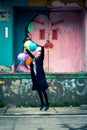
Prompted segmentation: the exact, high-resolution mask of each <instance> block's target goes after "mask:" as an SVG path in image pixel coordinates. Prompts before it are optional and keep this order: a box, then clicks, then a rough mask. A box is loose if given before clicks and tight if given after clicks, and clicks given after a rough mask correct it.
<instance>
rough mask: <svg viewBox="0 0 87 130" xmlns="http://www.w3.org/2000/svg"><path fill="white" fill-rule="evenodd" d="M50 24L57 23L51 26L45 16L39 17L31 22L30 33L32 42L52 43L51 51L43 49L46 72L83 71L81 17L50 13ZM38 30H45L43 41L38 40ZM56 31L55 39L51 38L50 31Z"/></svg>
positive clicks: (73, 14)
mask: <svg viewBox="0 0 87 130" xmlns="http://www.w3.org/2000/svg"><path fill="white" fill-rule="evenodd" d="M50 19H51V21H52V22H58V21H60V20H62V22H59V23H58V24H55V25H53V26H52V28H51V30H50V27H51V21H50V20H49V19H48V17H47V16H45V15H39V16H38V17H37V18H36V19H35V20H38V21H39V22H43V23H44V24H40V23H37V22H33V23H34V25H35V28H34V30H33V31H31V35H32V40H33V41H35V42H36V43H38V44H42V43H44V42H46V40H48V33H49V30H50V35H49V40H50V42H51V43H53V48H52V49H45V60H44V68H45V71H46V72H48V71H49V72H52V73H54V72H55V73H57V72H58V73H59V72H81V71H83V48H82V35H81V27H82V23H81V17H80V13H79V12H51V13H50ZM40 29H45V39H43V40H41V39H40V35H39V33H40V31H39V30H40ZM53 29H57V39H53V38H52V30H53Z"/></svg>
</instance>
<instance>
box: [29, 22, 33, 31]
mask: <svg viewBox="0 0 87 130" xmlns="http://www.w3.org/2000/svg"><path fill="white" fill-rule="evenodd" d="M33 29H34V24H33V23H30V24H29V25H28V32H31V31H32V30H33Z"/></svg>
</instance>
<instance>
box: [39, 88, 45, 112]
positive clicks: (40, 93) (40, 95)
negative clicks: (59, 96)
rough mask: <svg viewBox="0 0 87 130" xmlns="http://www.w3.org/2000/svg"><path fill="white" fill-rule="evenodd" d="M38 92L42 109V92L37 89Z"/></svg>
mask: <svg viewBox="0 0 87 130" xmlns="http://www.w3.org/2000/svg"><path fill="white" fill-rule="evenodd" d="M38 94H39V98H40V101H41V107H40V110H42V109H43V108H44V101H43V94H42V92H41V91H40V90H38Z"/></svg>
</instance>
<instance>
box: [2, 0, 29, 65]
mask: <svg viewBox="0 0 87 130" xmlns="http://www.w3.org/2000/svg"><path fill="white" fill-rule="evenodd" d="M26 4H27V0H22V1H18V0H13V1H10V0H4V1H3V0H2V1H0V11H2V10H8V11H9V12H10V17H9V21H0V65H3V66H7V67H11V65H12V64H13V61H14V60H13V49H14V46H13V36H14V30H13V22H14V21H13V7H14V6H23V5H26ZM5 27H8V38H5Z"/></svg>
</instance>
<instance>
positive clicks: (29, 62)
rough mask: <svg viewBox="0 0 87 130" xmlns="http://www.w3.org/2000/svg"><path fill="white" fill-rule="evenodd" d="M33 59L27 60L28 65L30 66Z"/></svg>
mask: <svg viewBox="0 0 87 130" xmlns="http://www.w3.org/2000/svg"><path fill="white" fill-rule="evenodd" d="M32 61H33V59H32V58H31V57H29V58H27V59H26V65H30V64H31V62H32Z"/></svg>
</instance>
